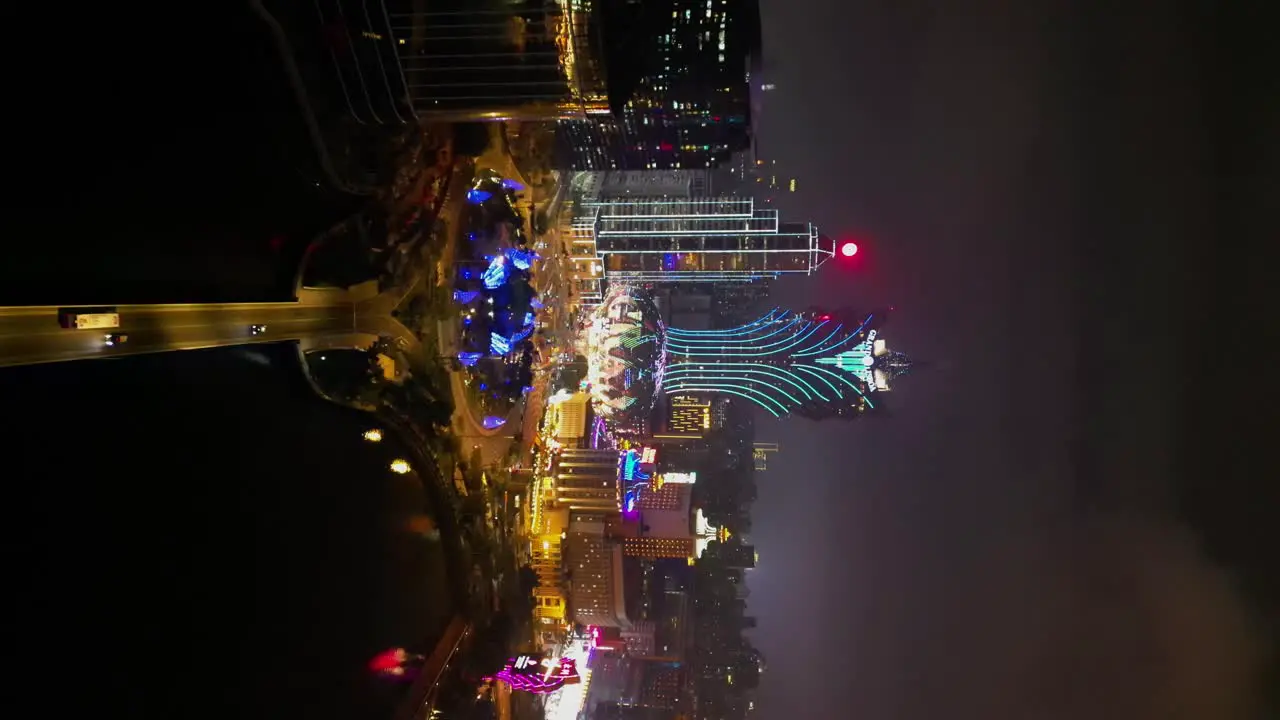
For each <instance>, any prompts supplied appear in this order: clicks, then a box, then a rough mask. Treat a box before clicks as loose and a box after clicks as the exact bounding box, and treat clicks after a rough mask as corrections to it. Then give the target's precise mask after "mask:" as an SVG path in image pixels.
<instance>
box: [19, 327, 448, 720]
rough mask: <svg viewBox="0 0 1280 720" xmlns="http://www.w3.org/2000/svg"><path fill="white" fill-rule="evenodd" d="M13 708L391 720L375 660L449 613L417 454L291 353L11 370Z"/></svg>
mask: <svg viewBox="0 0 1280 720" xmlns="http://www.w3.org/2000/svg"><path fill="white" fill-rule="evenodd" d="M0 387H3V388H4V392H5V406H6V408H9V409H13V408H21V411H20V412H10V413H8V415H9V417H10V418H12V420H13V423H12V424H11V426H10V428H9V429H8V430H7V431H6V435H5V438H4V440H3V447H4V451H5V460H6V471H5V472H4V476H5V478H6V481H7V482H6V495H5V501H4V509H5V521H4V523H3V530H0V533H2V534H3V538H2V540H0V547H3V551H2V552H3V553H4V558H3V563H4V566H5V568H6V578H5V593H4V595H3V600H0V613H2V616H3V618H4V620H3V624H4V630H3V636H4V638H5V642H6V645H7V651H8V656H9V657H10V658H13V659H14V660H15V662H14V663H13V664H12V665H11V667H10V670H9V673H10V675H9V678H8V680H7V682H6V685H7V686H8V687H9V688H10V692H8V693H6V697H5V700H4V703H5V704H6V705H8V707H4V708H0V714H4V715H6V716H13V717H17V716H26V717H73V716H75V715H76V714H78V713H79V712H81V711H84V710H89V709H93V710H95V711H107V710H110V711H112V712H113V713H114V714H118V715H120V716H127V717H138V718H143V717H155V718H177V717H206V716H207V717H245V718H285V717H306V718H363V717H386V716H388V714H389V712H390V710H391V708H392V707H393V705H394V702H395V701H396V700H397V699H398V695H397V692H396V691H395V690H393V689H387V688H385V687H379V686H378V685H377V684H376V683H374V682H373V681H372V680H371V678H370V677H369V675H368V673H367V671H366V670H365V664H366V663H367V661H368V660H369V658H371V657H372V656H373V654H374V653H376V652H378V651H381V650H383V649H386V648H387V647H391V646H409V647H411V648H414V649H417V648H426V651H429V646H430V644H431V643H432V642H433V641H434V638H435V637H436V636H437V635H438V634H439V632H440V631H441V630H442V629H443V627H444V625H445V624H446V623H447V621H448V618H449V617H450V616H451V614H452V607H450V597H451V596H450V593H449V592H448V591H447V579H446V578H445V574H444V562H443V557H442V554H441V550H440V545H439V542H438V541H433V540H431V539H430V538H428V537H424V536H423V534H422V532H421V529H422V524H423V523H422V521H421V518H422V517H423V516H424V515H425V516H428V517H429V516H431V515H432V514H433V509H432V508H430V507H428V505H427V499H426V497H425V495H424V493H423V490H422V486H421V484H420V482H419V481H418V479H417V477H416V476H414V475H412V474H411V475H405V476H397V475H394V474H392V473H390V472H388V470H387V468H388V465H389V463H390V460H391V459H393V458H394V457H397V456H400V455H401V454H403V452H404V451H403V448H397V447H396V441H395V439H394V438H388V439H386V440H384V441H383V442H382V443H380V444H377V445H374V444H371V443H368V442H365V441H363V440H362V438H361V433H362V432H363V431H364V430H365V429H367V428H368V427H369V420H368V418H367V417H366V416H364V415H362V414H359V413H355V412H352V411H348V410H345V409H343V408H339V407H337V406H334V405H331V404H328V403H326V402H324V401H322V400H320V399H318V398H316V397H315V396H314V395H312V394H311V391H310V389H309V388H308V387H307V385H306V384H305V382H304V380H303V378H302V376H301V374H300V373H299V371H298V365H297V359H296V355H295V354H294V352H293V350H292V348H291V347H289V346H275V347H265V348H261V349H253V350H228V351H206V352H186V353H174V354H170V355H167V356H155V357H139V358H133V359H125V360H118V361H109V362H91V363H77V364H63V365H49V366H42V367H28V368H19V369H9V370H5V371H3V373H0Z"/></svg>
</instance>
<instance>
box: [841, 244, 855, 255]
mask: <svg viewBox="0 0 1280 720" xmlns="http://www.w3.org/2000/svg"><path fill="white" fill-rule="evenodd" d="M840 254H841V255H843V256H845V257H847V258H850V257H853V256H854V255H857V254H858V243H856V242H853V241H848V242H845V243H843V244H842V245H840Z"/></svg>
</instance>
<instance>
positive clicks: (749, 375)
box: [662, 309, 911, 419]
mask: <svg viewBox="0 0 1280 720" xmlns="http://www.w3.org/2000/svg"><path fill="white" fill-rule="evenodd" d="M884 318H885V313H879V312H876V313H840V312H830V313H829V312H824V311H820V310H811V311H805V312H793V311H789V310H781V309H774V310H771V311H770V312H768V313H766V314H765V315H764V316H763V317H761V318H759V319H758V320H756V321H754V322H750V323H747V324H745V325H741V326H739V327H736V328H732V329H728V330H681V329H679V328H673V327H668V328H667V345H666V350H667V355H668V357H667V362H666V368H665V372H664V375H663V380H662V382H663V385H662V389H663V392H664V393H666V394H667V395H688V394H699V393H708V394H710V393H714V394H719V395H729V396H733V397H738V398H742V399H745V400H750V401H751V402H753V403H755V404H756V405H758V406H759V407H761V408H763V409H764V410H765V411H766V412H768V413H770V414H771V415H773V416H774V417H780V416H783V415H787V414H792V413H794V414H796V415H800V416H802V417H808V418H813V419H824V418H831V417H842V418H854V417H857V416H859V415H861V414H862V413H863V412H865V411H866V410H868V409H870V408H875V406H876V403H877V400H876V396H877V395H878V394H879V393H883V392H886V391H888V390H889V389H890V388H891V387H892V383H893V381H894V379H895V378H897V377H899V376H901V375H903V374H904V373H906V372H908V371H909V370H910V369H911V361H910V360H909V359H908V358H907V356H906V355H904V354H903V353H900V352H895V351H892V350H890V349H889V348H888V346H887V345H886V344H885V341H884V338H882V337H880V332H879V329H880V325H881V324H882V323H883V321H884Z"/></svg>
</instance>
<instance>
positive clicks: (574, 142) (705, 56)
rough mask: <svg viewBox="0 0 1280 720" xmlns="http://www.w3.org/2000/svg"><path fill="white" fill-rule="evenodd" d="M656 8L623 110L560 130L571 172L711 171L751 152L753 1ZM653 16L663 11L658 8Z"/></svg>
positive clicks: (685, 2)
mask: <svg viewBox="0 0 1280 720" xmlns="http://www.w3.org/2000/svg"><path fill="white" fill-rule="evenodd" d="M643 5H647V6H653V7H655V13H654V15H655V17H654V25H653V26H652V29H651V31H650V32H651V35H650V41H649V44H648V46H647V47H645V48H643V49H642V50H641V51H640V52H639V53H637V55H639V56H641V57H643V58H644V61H643V63H642V64H641V65H640V66H639V67H638V69H639V70H640V74H641V77H640V78H639V79H638V82H637V83H636V84H635V86H634V90H633V92H632V94H631V96H630V98H629V100H628V102H627V103H626V105H625V106H624V107H623V108H622V109H621V111H620V112H618V113H615V114H614V115H613V116H611V117H607V118H605V117H598V118H591V119H584V120H569V121H564V122H562V123H560V126H559V127H558V129H557V136H558V156H559V161H560V163H561V164H562V166H564V167H567V168H571V169H575V170H666V169H692V168H711V167H716V166H717V165H719V164H721V163H723V162H725V161H727V160H728V159H729V158H730V157H731V156H732V155H733V154H734V153H737V152H741V151H743V150H745V149H747V148H749V147H750V146H751V142H752V131H751V90H750V83H751V76H752V73H753V70H755V69H756V68H758V66H759V61H760V55H761V53H760V9H759V3H758V1H757V0H716V2H713V3H710V4H708V3H707V2H704V0H667V1H666V2H647V3H643ZM657 8H660V10H657Z"/></svg>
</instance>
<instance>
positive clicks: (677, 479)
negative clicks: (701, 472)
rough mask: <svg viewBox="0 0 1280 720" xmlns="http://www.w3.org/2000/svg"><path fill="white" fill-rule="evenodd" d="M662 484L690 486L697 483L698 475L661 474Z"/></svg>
mask: <svg viewBox="0 0 1280 720" xmlns="http://www.w3.org/2000/svg"><path fill="white" fill-rule="evenodd" d="M662 482H663V483H675V484H676V485H692V484H694V483H696V482H698V473H696V472H688V473H679V472H672V473H663V474H662Z"/></svg>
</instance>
